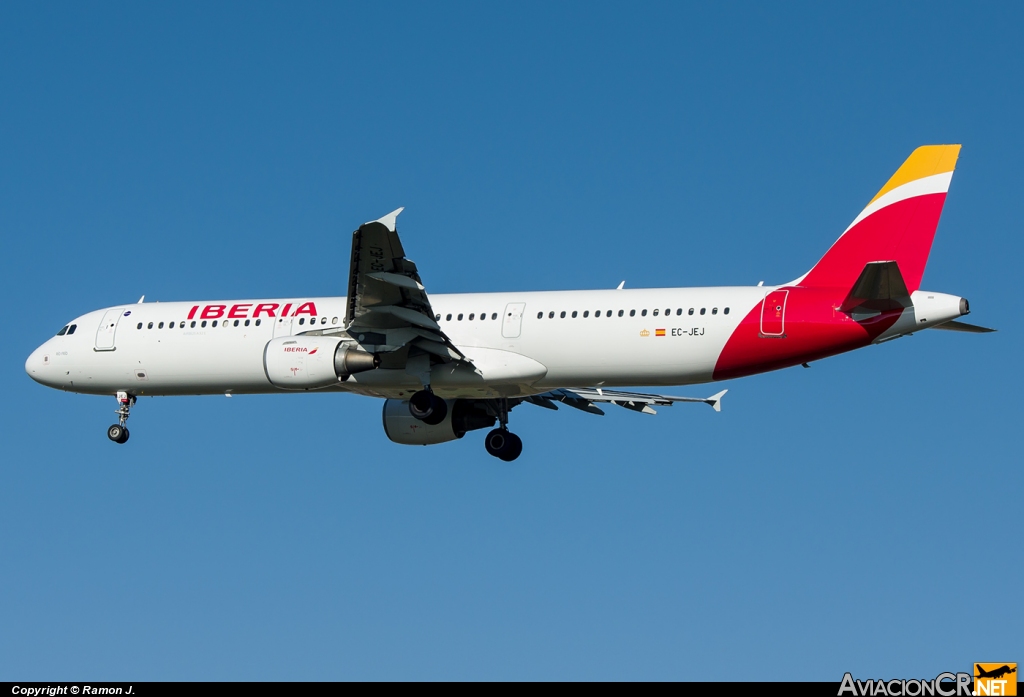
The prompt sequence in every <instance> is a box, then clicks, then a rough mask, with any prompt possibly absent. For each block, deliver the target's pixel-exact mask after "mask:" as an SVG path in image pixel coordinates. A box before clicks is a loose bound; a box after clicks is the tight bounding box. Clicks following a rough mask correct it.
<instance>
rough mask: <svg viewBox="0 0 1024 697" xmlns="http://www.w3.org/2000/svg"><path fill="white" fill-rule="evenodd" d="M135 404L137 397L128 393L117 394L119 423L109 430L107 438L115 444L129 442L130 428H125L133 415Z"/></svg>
mask: <svg viewBox="0 0 1024 697" xmlns="http://www.w3.org/2000/svg"><path fill="white" fill-rule="evenodd" d="M133 404H135V396H134V395H130V394H128V393H127V392H118V393H117V411H116V412H114V413H116V414H117V420H118V422H117V423H116V424H114V425H113V426H111V427H110V428H108V429H107V438H109V439H110V440H112V441H114V442H115V443H127V442H128V435H129V434H128V428H127V427H126V426H125V422H127V421H128V417H129V416H130V415H131V413H130V412H131V408H132V405H133Z"/></svg>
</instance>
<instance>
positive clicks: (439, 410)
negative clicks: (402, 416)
mask: <svg viewBox="0 0 1024 697" xmlns="http://www.w3.org/2000/svg"><path fill="white" fill-rule="evenodd" d="M409 413H410V414H412V415H413V417H414V418H416V419H419V420H420V421H422V422H423V423H425V424H429V425H430V426H437V425H438V424H439V423H441V422H442V421H444V417H446V416H448V404H447V403H446V402H445V401H444V400H443V399H441V398H440V397H438V396H437V395H436V394H434V393H433V392H431V391H430V390H420V391H419V392H417V393H416V394H414V395H413V396H412V397H410V398H409Z"/></svg>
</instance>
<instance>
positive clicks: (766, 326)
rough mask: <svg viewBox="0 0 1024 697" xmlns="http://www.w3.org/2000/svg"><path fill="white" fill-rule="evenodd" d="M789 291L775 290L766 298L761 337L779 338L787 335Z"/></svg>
mask: <svg viewBox="0 0 1024 697" xmlns="http://www.w3.org/2000/svg"><path fill="white" fill-rule="evenodd" d="M788 297H789V291H788V290H773V291H772V292H770V293H768V295H766V296H764V301H763V303H762V305H761V336H762V337H766V338H772V337H775V338H779V337H783V336H785V335H786V299H787V298H788Z"/></svg>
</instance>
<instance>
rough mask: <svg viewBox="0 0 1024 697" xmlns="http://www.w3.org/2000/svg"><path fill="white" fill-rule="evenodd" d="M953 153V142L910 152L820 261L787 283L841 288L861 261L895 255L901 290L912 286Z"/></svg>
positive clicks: (851, 279) (858, 270)
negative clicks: (901, 281)
mask: <svg viewBox="0 0 1024 697" xmlns="http://www.w3.org/2000/svg"><path fill="white" fill-rule="evenodd" d="M959 153H960V146H959V145H923V146H921V147H919V148H918V149H917V150H915V151H914V152H912V153H911V154H910V157H908V158H907V160H906V162H904V163H903V166H902V167H900V168H899V169H898V170H896V174H894V175H892V178H891V179H889V181H888V182H886V184H885V186H883V187H882V189H881V191H879V192H878V193H877V194H875V197H874V198H873V199H871V201H870V202H869V203H868V205H867V207H866V208H865V209H864V210H863V211H861V213H860V215H858V216H857V218H856V219H855V220H854V221H853V222H852V223H851V224H850V227H848V228H846V231H845V232H844V233H843V235H842V237H840V238H839V239H838V240H836V242H835V244H833V245H832V247H831V248H830V249H829V250H828V252H826V253H825V256H823V257H822V258H821V261H819V262H818V263H817V264H815V265H814V268H813V269H811V270H810V271H808V272H807V274H805V275H804V276H803V277H802V278H800V279H799V280H797V281H795V282H794V283H793V285H800V286H806V287H812V288H842V289H843V290H844V291H845V290H848V289H849V288H851V287H852V286H853V285H854V284H855V283H856V282H857V279H858V277H859V276H860V274H861V272H862V271H863V270H864V267H865V265H867V264H869V263H871V262H876V261H895V262H896V263H897V265H898V266H899V271H900V272H901V273H902V275H903V279H904V281H905V282H906V286H907V290H908V291H909V292H911V293H913V292H914V291H915V290H917V289H918V288H919V287H920V285H921V277H922V276H923V275H924V267H925V264H927V263H928V253H929V252H930V251H931V248H932V240H933V239H934V238H935V228H936V227H937V226H938V224H939V216H940V215H941V214H942V205H943V204H944V203H945V202H946V192H947V191H948V190H949V182H950V180H951V179H952V177H953V170H954V169H955V168H956V158H957V156H958V155H959Z"/></svg>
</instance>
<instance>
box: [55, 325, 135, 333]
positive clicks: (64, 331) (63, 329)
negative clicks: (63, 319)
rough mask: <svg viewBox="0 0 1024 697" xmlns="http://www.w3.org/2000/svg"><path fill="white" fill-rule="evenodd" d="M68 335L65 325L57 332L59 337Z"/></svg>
mask: <svg viewBox="0 0 1024 697" xmlns="http://www.w3.org/2000/svg"><path fill="white" fill-rule="evenodd" d="M139 326H142V325H139ZM67 333H68V325H66V324H65V325H64V326H63V327H61V328H60V331H59V332H57V336H64V335H65V334H67Z"/></svg>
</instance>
